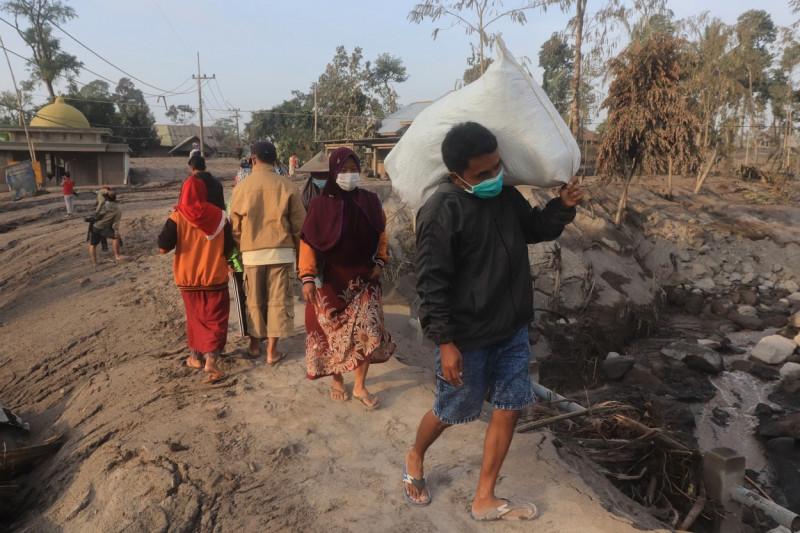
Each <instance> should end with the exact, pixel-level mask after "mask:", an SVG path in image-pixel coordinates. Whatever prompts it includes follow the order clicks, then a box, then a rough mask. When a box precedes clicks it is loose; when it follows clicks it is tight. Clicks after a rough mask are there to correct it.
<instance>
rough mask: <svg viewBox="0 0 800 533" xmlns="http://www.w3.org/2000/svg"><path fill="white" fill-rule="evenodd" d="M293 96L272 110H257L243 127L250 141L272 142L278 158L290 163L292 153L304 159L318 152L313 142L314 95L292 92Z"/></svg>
mask: <svg viewBox="0 0 800 533" xmlns="http://www.w3.org/2000/svg"><path fill="white" fill-rule="evenodd" d="M292 94H294V97H293V98H291V99H290V100H285V101H284V102H282V103H281V104H279V105H276V106H275V107H273V108H272V109H264V110H260V111H255V112H253V114H252V115H251V120H250V122H248V123H247V125H246V126H245V128H244V133H245V137H247V138H248V139H249V140H250V141H255V140H258V139H265V140H270V141H272V142H273V143H275V148H277V149H278V158H279V159H280V160H281V161H288V158H289V157H291V155H292V154H295V155H297V156H298V157H299V158H300V159H302V160H305V159H308V158H309V157H311V156H312V155H314V153H316V150H315V139H314V96H313V94H312V95H310V96H309V95H308V94H304V93H302V92H300V91H292Z"/></svg>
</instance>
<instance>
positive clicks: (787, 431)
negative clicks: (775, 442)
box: [758, 412, 800, 439]
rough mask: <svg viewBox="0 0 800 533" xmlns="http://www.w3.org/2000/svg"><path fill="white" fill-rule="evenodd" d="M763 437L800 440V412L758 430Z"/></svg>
mask: <svg viewBox="0 0 800 533" xmlns="http://www.w3.org/2000/svg"><path fill="white" fill-rule="evenodd" d="M758 434H759V436H761V437H791V438H793V439H800V412H797V413H791V414H788V415H785V416H783V417H781V418H779V419H778V420H776V421H774V422H770V423H768V424H765V425H764V426H763V427H761V428H759V429H758Z"/></svg>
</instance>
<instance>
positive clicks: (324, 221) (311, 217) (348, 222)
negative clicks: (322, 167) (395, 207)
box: [301, 147, 386, 265]
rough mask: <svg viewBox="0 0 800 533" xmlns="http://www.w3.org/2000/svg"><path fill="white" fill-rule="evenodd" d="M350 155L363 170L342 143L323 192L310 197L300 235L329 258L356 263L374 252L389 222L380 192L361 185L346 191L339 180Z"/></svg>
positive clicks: (335, 153)
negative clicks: (379, 195) (339, 183)
mask: <svg viewBox="0 0 800 533" xmlns="http://www.w3.org/2000/svg"><path fill="white" fill-rule="evenodd" d="M349 157H352V158H353V160H354V161H355V163H356V165H357V166H358V170H359V172H360V171H361V162H360V161H359V160H358V156H357V155H356V153H355V152H353V151H352V150H351V149H349V148H346V147H341V148H337V149H336V150H334V151H333V153H331V155H330V158H329V159H328V166H329V168H330V173H329V175H328V181H327V182H326V183H325V187H324V188H323V189H322V194H320V195H319V196H317V197H316V198H314V199H313V200H312V201H311V204H310V206H309V208H308V215H307V216H306V221H305V223H304V224H303V232H302V234H301V237H302V239H303V240H304V241H306V242H307V243H308V244H309V245H310V246H311V247H312V248H314V250H316V251H317V252H322V253H324V254H325V255H326V257H327V258H328V259H329V260H330V259H334V260H335V258H333V257H331V256H332V255H333V256H336V258H338V259H341V260H342V261H341V262H342V263H346V264H349V265H357V264H363V263H365V262H366V260H368V259H370V258H371V257H372V256H373V254H374V253H375V250H376V249H377V246H378V238H379V237H380V234H381V233H383V231H384V229H386V225H385V224H384V221H383V208H382V207H381V201H380V199H379V198H378V195H377V194H375V193H372V192H369V191H365V190H364V189H361V188H359V187H356V188H355V189H353V190H352V191H345V190H343V189H342V188H341V187H339V185H337V184H336V178H337V176H338V175H339V172H341V170H342V166H344V162H345V160H347V158H349ZM336 262H339V261H336Z"/></svg>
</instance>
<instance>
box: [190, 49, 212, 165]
mask: <svg viewBox="0 0 800 533" xmlns="http://www.w3.org/2000/svg"><path fill="white" fill-rule="evenodd" d="M216 77H217V75H216V74H212V75H211V76H206V75H205V74H203V75H202V76H201V75H200V52H197V76H195V75H194V74H192V79H196V80H197V109H198V111H199V112H200V155H201V156H203V157H205V156H206V152H205V149H206V144H205V143H206V141H205V135H204V134H203V88H202V85H201V83H202V82H203V81H204V80H213V79H214V78H216Z"/></svg>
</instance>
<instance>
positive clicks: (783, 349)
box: [750, 335, 797, 365]
mask: <svg viewBox="0 0 800 533" xmlns="http://www.w3.org/2000/svg"><path fill="white" fill-rule="evenodd" d="M796 347H797V344H795V342H794V341H792V340H789V339H787V338H786V337H782V336H780V335H768V336H766V337H764V338H763V339H761V340H760V341H758V344H756V346H755V347H754V348H753V350H752V351H751V352H750V355H751V356H752V357H755V358H756V359H758V360H760V361H763V362H765V363H767V364H769V365H777V364H780V363H783V362H784V361H786V359H787V358H788V357H789V356H790V355H792V353H793V352H794V349H795V348H796Z"/></svg>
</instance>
